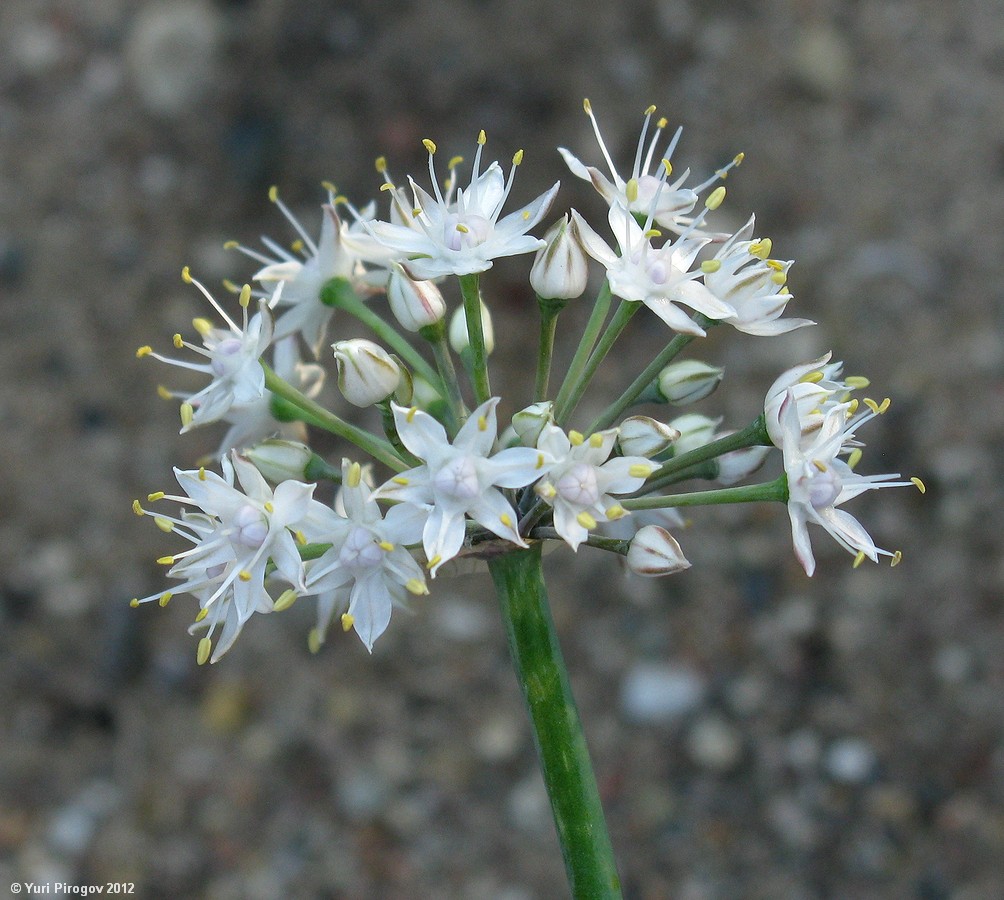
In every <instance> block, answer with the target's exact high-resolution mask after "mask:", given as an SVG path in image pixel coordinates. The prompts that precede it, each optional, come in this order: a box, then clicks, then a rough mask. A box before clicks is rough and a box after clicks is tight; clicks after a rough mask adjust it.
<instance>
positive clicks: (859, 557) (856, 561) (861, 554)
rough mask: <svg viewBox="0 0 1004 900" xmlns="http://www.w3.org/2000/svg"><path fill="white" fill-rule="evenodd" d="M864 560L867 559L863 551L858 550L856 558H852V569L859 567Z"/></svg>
mask: <svg viewBox="0 0 1004 900" xmlns="http://www.w3.org/2000/svg"><path fill="white" fill-rule="evenodd" d="M866 558H867V557H866V555H865V551H864V550H858V553H857V556H855V557H854V563H853V568H855V569H856V568H857V567H858V566H860V565H861V563H863V562H864V561H865V559H866Z"/></svg>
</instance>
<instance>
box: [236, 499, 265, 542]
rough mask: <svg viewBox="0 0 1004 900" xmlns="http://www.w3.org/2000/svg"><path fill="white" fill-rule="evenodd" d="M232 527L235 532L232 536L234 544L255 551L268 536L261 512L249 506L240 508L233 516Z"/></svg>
mask: <svg viewBox="0 0 1004 900" xmlns="http://www.w3.org/2000/svg"><path fill="white" fill-rule="evenodd" d="M234 526H235V527H236V529H237V531H236V533H235V535H234V542H235V543H238V544H243V545H244V546H245V547H250V548H251V549H252V550H257V549H258V548H259V547H260V546H261V545H262V544H264V543H265V538H266V537H267V536H268V521H267V520H266V519H265V517H264V516H263V515H262V513H261V510H259V509H256V508H255V507H253V506H251V505H250V504H246V505H244V506H242V507H241V508H240V509H239V510H237V515H235V516H234Z"/></svg>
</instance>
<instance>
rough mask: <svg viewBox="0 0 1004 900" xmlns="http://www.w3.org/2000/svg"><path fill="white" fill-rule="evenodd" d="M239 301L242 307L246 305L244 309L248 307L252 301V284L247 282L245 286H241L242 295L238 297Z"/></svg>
mask: <svg viewBox="0 0 1004 900" xmlns="http://www.w3.org/2000/svg"><path fill="white" fill-rule="evenodd" d="M237 302H238V303H240V305H241V306H242V307H244V309H247V308H248V304H249V303H250V302H251V285H250V284H245V285H244V287H242V288H241V295H240V297H239V298H238V299H237Z"/></svg>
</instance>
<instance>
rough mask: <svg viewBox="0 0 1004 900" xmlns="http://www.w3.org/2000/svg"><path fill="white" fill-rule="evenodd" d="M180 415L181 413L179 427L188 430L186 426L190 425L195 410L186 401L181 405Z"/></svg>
mask: <svg viewBox="0 0 1004 900" xmlns="http://www.w3.org/2000/svg"><path fill="white" fill-rule="evenodd" d="M180 413H181V427H182V428H188V426H189V425H191V424H192V419H194V418H195V408H194V407H193V406H192V404H191V403H188V402H187V401H186V402H185V403H182V404H181V409H180Z"/></svg>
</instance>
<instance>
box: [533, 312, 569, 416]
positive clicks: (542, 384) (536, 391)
mask: <svg viewBox="0 0 1004 900" xmlns="http://www.w3.org/2000/svg"><path fill="white" fill-rule="evenodd" d="M565 303H566V301H565V300H544V299H542V298H541V297H539V296H538V297H537V306H538V307H539V308H540V342H539V344H538V347H537V378H536V380H535V381H534V385H533V400H534V403H536V402H538V401H539V400H546V399H547V385H548V382H549V381H550V380H551V358H552V356H553V354H554V331H555V328H556V327H557V325H558V313H560V312H561V310H562V309H564V308H565Z"/></svg>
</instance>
